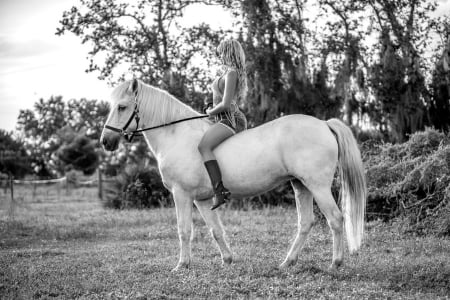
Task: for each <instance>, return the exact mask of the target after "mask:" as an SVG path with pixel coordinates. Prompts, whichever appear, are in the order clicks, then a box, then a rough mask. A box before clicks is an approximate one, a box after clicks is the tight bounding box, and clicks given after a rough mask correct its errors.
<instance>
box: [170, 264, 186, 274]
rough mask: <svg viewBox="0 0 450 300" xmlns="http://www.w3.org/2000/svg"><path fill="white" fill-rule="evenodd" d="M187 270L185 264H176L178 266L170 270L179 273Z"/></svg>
mask: <svg viewBox="0 0 450 300" xmlns="http://www.w3.org/2000/svg"><path fill="white" fill-rule="evenodd" d="M187 269H189V264H187V263H178V265H177V266H176V267H175V268H173V269H172V272H180V271H182V270H187Z"/></svg>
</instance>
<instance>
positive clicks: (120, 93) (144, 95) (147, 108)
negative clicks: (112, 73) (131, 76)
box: [111, 81, 200, 127]
mask: <svg viewBox="0 0 450 300" xmlns="http://www.w3.org/2000/svg"><path fill="white" fill-rule="evenodd" d="M130 84H131V81H125V82H123V83H122V84H120V85H119V86H117V87H116V88H115V89H114V90H113V92H112V95H111V96H112V99H122V98H123V97H125V96H126V95H127V93H128V89H129V86H130ZM138 103H139V112H140V114H141V116H140V117H141V119H142V121H143V124H145V126H147V127H149V126H157V125H161V124H167V123H170V122H172V121H175V120H179V119H182V118H188V117H192V116H197V115H200V114H199V113H198V112H197V111H195V110H194V109H192V107H190V106H188V105H186V104H184V103H183V102H181V101H180V100H178V99H177V98H175V97H174V96H173V95H171V94H169V93H168V92H167V91H165V90H162V89H160V88H157V87H154V86H151V85H148V84H145V83H143V82H142V81H138Z"/></svg>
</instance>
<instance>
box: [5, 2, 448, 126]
mask: <svg viewBox="0 0 450 300" xmlns="http://www.w3.org/2000/svg"><path fill="white" fill-rule="evenodd" d="M439 3H440V6H439V9H438V11H437V12H436V14H438V15H441V14H443V13H447V14H448V13H449V11H450V0H439ZM77 4H78V0H0V129H6V130H8V131H11V130H14V129H15V126H16V122H17V117H18V115H19V110H20V109H32V108H33V104H34V103H35V102H36V101H37V100H39V99H40V98H43V99H45V100H47V99H49V98H50V97H51V96H52V95H53V96H59V95H61V96H63V99H64V100H66V101H67V100H69V99H74V98H75V99H81V98H87V99H97V100H109V95H110V93H111V87H110V86H108V85H107V83H106V81H101V80H99V79H97V74H96V73H85V69H86V68H87V66H88V60H87V59H86V57H87V55H88V54H87V53H88V51H89V50H90V49H89V46H88V45H82V44H81V41H80V39H79V38H78V37H76V36H74V35H73V34H71V33H67V34H65V35H63V36H56V35H55V32H56V28H57V27H58V26H59V20H60V19H61V17H62V13H63V11H64V10H68V9H70V8H71V7H72V6H74V5H75V6H77ZM199 22H206V23H209V24H210V25H211V26H212V27H213V28H217V27H227V26H229V25H230V24H231V16H230V15H229V13H227V12H226V11H224V10H223V9H221V8H220V7H218V6H194V7H189V8H188V10H187V11H186V12H185V17H184V20H183V25H185V26H191V25H195V24H196V23H199Z"/></svg>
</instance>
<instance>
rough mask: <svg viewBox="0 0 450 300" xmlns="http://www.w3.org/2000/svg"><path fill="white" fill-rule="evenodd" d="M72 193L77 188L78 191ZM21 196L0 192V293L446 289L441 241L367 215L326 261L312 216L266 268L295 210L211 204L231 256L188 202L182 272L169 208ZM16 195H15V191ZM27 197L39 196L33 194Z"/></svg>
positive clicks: (286, 294)
mask: <svg viewBox="0 0 450 300" xmlns="http://www.w3.org/2000/svg"><path fill="white" fill-rule="evenodd" d="M83 193H84V192H83ZM83 193H81V192H80V191H78V192H76V191H74V192H73V193H72V195H71V196H65V192H64V191H63V192H62V195H63V196H62V197H61V199H59V200H58V201H56V200H55V201H53V200H52V201H45V199H43V198H42V199H40V200H39V199H36V198H35V199H34V201H31V200H30V199H27V198H26V197H23V200H22V201H21V202H20V203H19V205H18V206H17V207H16V209H15V210H14V214H12V215H11V214H9V213H8V208H9V202H8V198H7V197H5V196H2V195H3V194H2V192H0V203H1V204H2V205H1V206H0V298H2V299H48V298H56V299H68V298H78V299H146V298H148V299H153V298H154V299H164V298H167V299H169V298H170V299H174V298H175V299H185V298H191V299H198V298H212V299H216V298H233V299H234V298H237V299H239V298H251V299H254V298H264V299H265V298H272V299H279V298H304V299H333V298H336V299H342V298H350V299H387V298H391V299H436V298H446V297H448V295H450V285H449V282H450V257H449V253H450V251H449V250H450V241H449V240H448V239H444V238H436V237H413V236H402V235H400V234H399V233H398V232H399V231H397V230H395V228H394V227H390V226H387V225H385V224H382V223H378V222H373V223H370V224H368V226H367V231H368V232H367V237H366V240H365V244H364V246H363V248H362V249H361V251H360V252H359V253H358V254H357V255H353V256H350V255H349V254H348V253H346V254H345V261H344V266H343V268H341V269H340V270H339V271H337V272H331V271H328V269H327V268H328V266H329V265H330V263H331V236H330V232H329V229H328V227H327V226H326V225H324V224H322V223H321V222H318V223H317V224H316V225H315V227H314V228H313V230H312V232H311V234H310V236H309V238H308V242H307V244H306V246H305V248H304V249H303V251H302V253H301V255H300V258H299V262H298V263H297V265H295V266H293V267H292V268H290V269H288V270H278V269H277V266H278V265H279V264H280V263H281V261H282V260H283V259H284V256H285V255H286V252H287V249H288V247H289V244H290V241H291V240H292V238H293V237H294V234H295V230H296V222H297V219H296V212H295V209H293V208H292V209H286V208H272V209H263V210H250V211H235V210H227V209H224V208H222V209H221V211H220V213H221V215H222V220H223V223H224V224H225V227H226V231H227V233H228V238H229V241H230V244H231V248H232V250H233V251H234V253H235V262H234V263H233V264H231V265H230V266H226V267H222V266H221V261H220V255H219V252H218V250H217V249H216V247H215V245H214V243H213V241H212V238H211V236H210V234H209V232H208V230H207V228H206V227H205V225H204V223H203V220H202V219H201V217H200V215H199V214H198V212H197V211H195V213H194V223H195V225H196V226H195V228H196V229H195V239H194V241H193V244H192V254H193V256H192V262H191V267H190V269H188V270H183V271H181V272H178V273H172V272H171V269H172V268H173V267H174V266H175V265H176V263H177V261H178V251H179V248H178V236H177V230H176V218H175V210H174V209H173V208H172V209H169V208H167V209H154V210H144V211H137V210H127V211H114V210H105V209H104V208H102V206H101V204H100V203H99V202H98V200H95V196H94V195H95V191H91V193H88V192H86V193H84V194H83ZM19 194H20V193H19ZM38 200H39V201H38Z"/></svg>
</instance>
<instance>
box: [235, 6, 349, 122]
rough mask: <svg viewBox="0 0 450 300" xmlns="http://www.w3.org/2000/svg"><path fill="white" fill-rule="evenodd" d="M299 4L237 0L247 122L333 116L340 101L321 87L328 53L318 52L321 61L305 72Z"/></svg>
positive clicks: (305, 33) (324, 83)
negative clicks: (288, 116)
mask: <svg viewBox="0 0 450 300" xmlns="http://www.w3.org/2000/svg"><path fill="white" fill-rule="evenodd" d="M304 5H305V1H271V0H261V1H250V0H248V1H243V2H242V6H241V8H240V9H241V12H242V17H243V20H244V21H243V24H244V26H243V27H244V28H245V30H243V31H242V32H240V34H239V36H240V39H241V41H242V42H243V45H244V47H245V51H246V53H247V54H249V55H248V56H247V57H248V76H249V82H250V87H249V90H250V93H249V95H248V110H249V111H250V112H251V113H249V114H248V115H249V116H250V121H251V124H254V125H258V124H261V123H263V122H267V121H269V120H272V119H274V118H276V117H279V116H281V115H284V114H292V113H304V114H310V115H314V116H316V117H318V118H323V119H327V118H330V117H334V116H337V115H338V114H339V107H340V105H341V104H340V103H339V101H336V99H333V98H331V97H330V93H329V92H330V89H329V87H328V85H327V80H328V68H327V65H326V57H327V55H328V53H326V52H324V53H322V54H323V60H322V63H321V64H320V65H319V67H318V68H317V69H314V70H313V71H312V72H311V71H310V64H311V61H310V60H309V57H308V56H309V55H310V53H309V52H308V51H307V47H306V39H307V38H308V36H309V34H310V32H309V31H308V30H307V27H306V26H305V24H304V21H305V20H304V17H303V10H304ZM236 14H238V13H236ZM311 73H312V75H310V74H311Z"/></svg>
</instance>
